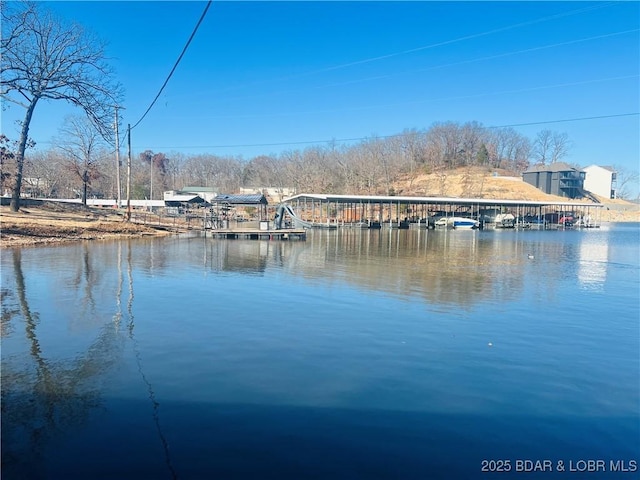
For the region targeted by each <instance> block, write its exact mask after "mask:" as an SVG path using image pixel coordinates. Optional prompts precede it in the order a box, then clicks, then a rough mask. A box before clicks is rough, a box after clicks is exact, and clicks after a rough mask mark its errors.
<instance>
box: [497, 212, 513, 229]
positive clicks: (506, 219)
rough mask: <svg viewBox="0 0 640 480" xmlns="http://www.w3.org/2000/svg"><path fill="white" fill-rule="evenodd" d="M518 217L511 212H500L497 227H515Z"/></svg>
mask: <svg viewBox="0 0 640 480" xmlns="http://www.w3.org/2000/svg"><path fill="white" fill-rule="evenodd" d="M515 226H516V217H514V216H513V215H512V214H511V213H500V214H498V215H496V228H514V227H515Z"/></svg>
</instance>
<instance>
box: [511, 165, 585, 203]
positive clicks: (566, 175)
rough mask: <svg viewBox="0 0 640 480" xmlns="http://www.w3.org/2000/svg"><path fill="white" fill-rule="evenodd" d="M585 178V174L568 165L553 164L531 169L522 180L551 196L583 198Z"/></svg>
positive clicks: (523, 175) (524, 174)
mask: <svg viewBox="0 0 640 480" xmlns="http://www.w3.org/2000/svg"><path fill="white" fill-rule="evenodd" d="M585 176H586V173H585V172H582V171H580V170H578V169H576V168H573V167H572V166H571V165H567V164H566V163H552V164H551V165H537V166H535V167H532V168H530V169H529V170H527V171H526V172H524V173H523V174H522V180H523V181H524V182H526V183H528V184H529V185H533V186H534V187H536V188H537V189H539V190H542V191H543V192H544V193H547V194H549V195H557V196H559V197H565V198H581V197H583V196H584V179H585Z"/></svg>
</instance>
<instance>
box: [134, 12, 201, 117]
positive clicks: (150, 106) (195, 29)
mask: <svg viewBox="0 0 640 480" xmlns="http://www.w3.org/2000/svg"><path fill="white" fill-rule="evenodd" d="M212 1H213V0H209V1H208V2H207V6H206V7H205V8H204V12H202V15H201V16H200V20H198V23H197V24H196V26H195V28H194V29H193V32H192V33H191V36H190V37H189V40H187V43H186V45H185V46H184V48H183V49H182V53H181V54H180V56H179V57H178V60H176V63H175V64H174V65H173V68H172V69H171V72H169V76H168V77H167V79H166V80H165V81H164V83H163V84H162V87H160V91H159V92H158V94H157V95H156V98H154V99H153V102H151V105H149V108H147V111H146V112H144V114H143V115H142V117H141V118H140V120H138V121H137V122H136V124H135V125H134V126H133V127H131V129H134V128H136V127H137V126H138V125H139V124H140V122H142V120H143V119H144V117H146V116H147V113H149V110H151V108H152V107H153V106H154V105H155V103H156V101H157V100H158V98H159V97H160V95H161V94H162V91H163V90H164V87H166V86H167V83H169V79H170V78H171V76H172V75H173V72H175V70H176V68H178V64H179V63H180V60H182V57H183V56H184V54H185V53H186V51H187V48H189V44H190V43H191V40H193V37H195V35H196V32H197V31H198V27H200V24H201V23H202V21H203V20H204V17H205V16H206V15H207V11H208V10H209V7H210V6H211V2H212Z"/></svg>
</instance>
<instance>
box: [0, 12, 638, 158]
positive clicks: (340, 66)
mask: <svg viewBox="0 0 640 480" xmlns="http://www.w3.org/2000/svg"><path fill="white" fill-rule="evenodd" d="M46 4H47V7H48V8H50V9H52V10H53V11H54V12H56V13H57V14H58V15H60V16H61V17H62V18H64V19H68V20H72V21H75V22H78V23H80V24H82V25H84V26H85V27H86V28H87V29H89V30H91V31H93V32H95V33H96V34H97V35H98V36H99V37H101V38H102V39H104V40H105V41H107V42H108V47H107V54H108V55H109V56H110V57H112V61H111V63H112V65H113V67H114V68H115V70H116V72H117V77H118V80H119V81H120V82H121V83H122V84H123V85H124V87H125V90H126V99H125V102H124V103H123V107H124V108H125V110H123V111H122V112H121V114H122V117H123V123H124V125H125V126H126V124H127V123H130V124H131V125H134V124H136V123H137V122H138V121H139V120H140V118H141V117H142V115H143V114H144V112H145V110H146V109H147V108H148V106H149V105H150V103H151V102H152V100H153V99H154V97H155V96H156V94H157V93H158V91H159V89H160V87H161V86H162V84H163V82H164V81H165V79H166V77H167V75H168V74H169V72H170V70H171V68H172V67H173V65H174V63H175V61H176V60H177V58H178V56H179V55H180V53H181V51H182V49H183V48H184V45H185V43H186V41H187V40H188V38H189V36H190V35H191V32H192V31H193V29H194V27H195V25H196V23H197V21H198V19H199V18H200V15H201V14H202V12H203V11H204V8H205V6H206V2H184V1H180V2H164V1H163V2H157V1H143V2H130V1H116V2H100V1H91V2H46ZM639 24H640V3H638V2H545V1H536V2H481V1H476V2H429V1H426V2H330V1H325V2H301V1H296V2H230V1H227V2H216V1H214V2H213V4H212V5H211V8H210V9H209V11H208V13H207V15H206V17H205V19H204V21H203V23H202V25H201V26H200V28H199V30H198V32H197V34H196V36H195V38H194V40H193V42H192V43H191V45H190V47H189V49H188V50H187V52H186V54H185V56H184V57H183V59H182V61H181V63H180V65H179V66H178V68H177V70H176V71H175V73H174V75H173V77H172V78H171V80H170V81H169V83H168V85H167V87H166V88H165V90H164V91H163V93H162V95H161V96H160V98H159V100H158V102H157V103H156V104H155V106H154V107H153V109H152V110H151V111H150V112H149V113H148V115H147V116H146V117H145V118H144V120H143V121H142V122H141V123H140V124H139V125H138V126H137V127H136V128H135V129H133V131H132V147H133V150H134V151H137V152H140V151H142V150H146V149H151V150H153V151H155V152H165V153H171V152H182V153H185V154H196V153H204V152H207V153H212V154H217V155H238V156H242V157H244V158H247V159H249V158H251V157H253V156H255V155H259V154H278V153H280V152H282V151H284V150H290V149H298V148H305V147H307V146H309V145H312V144H314V143H316V144H324V143H325V142H327V141H330V140H332V139H335V140H338V141H342V140H344V139H361V138H366V137H371V136H373V135H379V136H385V135H393V134H397V133H400V132H401V131H402V130H404V129H411V128H415V129H425V128H428V127H429V126H431V125H432V124H433V123H434V122H444V121H456V122H461V123H464V122H467V121H477V122H480V123H481V124H483V125H484V126H487V127H491V126H514V128H515V129H516V130H517V131H519V132H520V133H522V134H524V135H526V136H528V137H530V138H533V137H534V136H535V134H536V133H537V132H539V131H540V130H543V129H551V130H554V131H559V132H566V133H567V134H568V135H569V138H570V140H571V141H572V144H573V147H572V150H571V152H570V155H569V156H568V157H567V158H566V159H565V160H566V161H568V162H570V163H577V164H579V165H582V166H588V165H591V164H594V163H595V164H600V165H620V166H624V167H625V168H627V169H630V170H638V168H639V164H638V163H639V152H640V118H639V116H638V115H637V113H638V112H639V111H640V88H639V80H640V78H639V73H640V47H639V45H640V34H639V32H638V29H639ZM69 113H73V109H72V108H71V107H68V106H65V105H64V104H61V103H60V102H50V103H43V104H40V105H38V107H37V108H36V112H35V115H34V118H33V121H32V124H31V131H30V134H31V137H32V138H33V139H34V140H36V142H38V144H39V146H40V147H41V148H48V147H49V146H50V145H51V143H50V142H51V141H52V139H53V137H55V136H56V135H58V130H59V128H60V126H61V125H62V122H63V120H64V117H65V116H66V115H68V114H69ZM630 113H635V114H636V115H630V116H629V115H627V116H615V115H624V114H630ZM22 114H23V112H22V110H20V109H18V108H17V107H11V108H10V109H9V110H8V111H5V112H3V119H2V129H3V132H4V133H6V134H8V135H9V136H10V137H14V138H15V137H17V133H16V131H17V130H16V128H15V127H14V120H15V119H16V118H21V117H22ZM587 117H609V118H597V119H591V120H580V121H577V120H576V121H571V122H558V123H546V124H545V123H539V124H535V125H526V124H531V123H537V122H556V121H559V120H566V119H579V118H587Z"/></svg>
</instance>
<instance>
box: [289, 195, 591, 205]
mask: <svg viewBox="0 0 640 480" xmlns="http://www.w3.org/2000/svg"><path fill="white" fill-rule="evenodd" d="M304 199H307V200H316V201H321V202H337V203H395V204H400V205H417V204H427V205H451V204H455V205H483V206H494V205H504V206H518V205H520V206H530V207H544V206H561V207H567V206H568V207H595V208H602V205H601V204H599V203H592V202H563V201H553V200H505V199H498V198H456V197H407V196H392V195H387V196H385V195H333V194H317V193H300V194H298V195H294V196H293V197H289V198H286V199H284V202H287V203H289V202H292V201H295V200H304Z"/></svg>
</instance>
